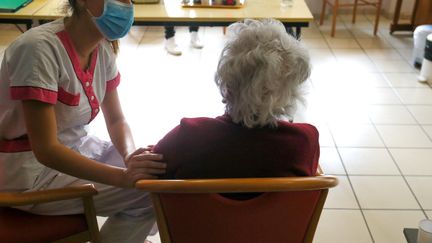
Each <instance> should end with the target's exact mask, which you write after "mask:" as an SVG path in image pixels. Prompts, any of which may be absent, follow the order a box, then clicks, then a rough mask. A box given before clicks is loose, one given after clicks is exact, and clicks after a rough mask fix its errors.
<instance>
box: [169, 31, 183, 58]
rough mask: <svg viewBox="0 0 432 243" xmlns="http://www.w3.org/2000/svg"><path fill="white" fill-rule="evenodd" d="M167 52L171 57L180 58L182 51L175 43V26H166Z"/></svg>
mask: <svg viewBox="0 0 432 243" xmlns="http://www.w3.org/2000/svg"><path fill="white" fill-rule="evenodd" d="M165 50H167V52H168V53H169V54H171V55H175V56H180V55H181V54H182V52H181V50H180V49H179V48H178V46H177V44H176V42H175V30H174V26H165Z"/></svg>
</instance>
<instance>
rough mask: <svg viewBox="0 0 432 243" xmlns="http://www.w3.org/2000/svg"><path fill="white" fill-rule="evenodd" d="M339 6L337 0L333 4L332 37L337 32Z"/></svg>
mask: <svg viewBox="0 0 432 243" xmlns="http://www.w3.org/2000/svg"><path fill="white" fill-rule="evenodd" d="M338 8H339V0H335V2H334V5H333V20H332V29H331V37H334V36H335V32H336V19H337V12H338Z"/></svg>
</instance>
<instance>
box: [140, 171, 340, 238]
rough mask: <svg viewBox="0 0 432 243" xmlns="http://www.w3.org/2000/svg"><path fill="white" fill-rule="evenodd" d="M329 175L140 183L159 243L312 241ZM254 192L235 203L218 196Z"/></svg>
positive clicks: (331, 183)
mask: <svg viewBox="0 0 432 243" xmlns="http://www.w3.org/2000/svg"><path fill="white" fill-rule="evenodd" d="M337 183H338V181H337V178H335V177H332V176H312V177H285V178H242V179H193V180H141V181H138V182H137V185H136V187H137V188H140V189H142V190H145V191H150V192H151V194H152V199H153V202H154V206H155V210H156V213H157V220H158V226H159V232H160V236H161V240H162V242H163V243H186V242H187V243H199V242H206V243H213V242H214V243H216V242H217V243H220V242H224V243H234V242H235V243H246V242H293V243H295V242H312V239H313V236H314V233H315V230H316V226H317V224H318V220H319V217H320V215H321V211H322V208H323V205H324V202H325V199H326V197H327V193H328V188H330V187H334V186H336V185H337ZM254 192H255V193H257V192H260V193H262V194H259V195H257V196H256V197H253V198H251V199H247V200H234V199H230V198H231V197H230V198H227V197H225V194H224V195H221V194H220V193H254Z"/></svg>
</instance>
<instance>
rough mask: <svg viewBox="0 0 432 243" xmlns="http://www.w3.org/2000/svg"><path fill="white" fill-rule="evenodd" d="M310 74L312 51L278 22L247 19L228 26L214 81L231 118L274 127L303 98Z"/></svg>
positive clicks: (244, 123) (288, 115)
mask: <svg viewBox="0 0 432 243" xmlns="http://www.w3.org/2000/svg"><path fill="white" fill-rule="evenodd" d="M310 72H311V67H310V63H309V54H308V51H307V50H306V48H305V47H303V45H302V44H301V43H300V41H298V40H296V39H295V38H294V37H292V36H291V35H289V34H288V33H287V32H286V29H285V27H284V25H283V24H282V23H281V22H280V21H278V20H274V19H263V20H253V19H246V20H244V21H241V22H237V23H234V24H232V25H230V26H229V27H228V41H227V43H226V45H225V47H224V49H223V50H222V53H221V56H220V60H219V63H218V66H217V71H216V75H215V82H216V84H217V86H218V87H219V89H220V92H221V94H222V97H223V102H224V103H226V107H225V109H226V113H227V114H228V115H230V116H231V118H232V120H233V122H235V123H240V124H242V125H244V126H246V127H248V128H253V127H264V126H272V127H276V126H277V121H278V120H280V119H286V118H289V117H291V116H292V115H293V112H294V111H295V109H296V104H297V101H300V102H304V100H303V98H302V96H303V94H302V91H301V88H300V84H302V83H303V82H304V81H305V80H307V79H308V77H309V76H310Z"/></svg>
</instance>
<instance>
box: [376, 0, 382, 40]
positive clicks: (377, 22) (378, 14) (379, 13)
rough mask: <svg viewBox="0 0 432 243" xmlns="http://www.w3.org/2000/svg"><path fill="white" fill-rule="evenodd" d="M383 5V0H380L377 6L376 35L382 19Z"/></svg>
mask: <svg viewBox="0 0 432 243" xmlns="http://www.w3.org/2000/svg"><path fill="white" fill-rule="evenodd" d="M381 5H382V0H378V2H377V6H376V7H377V10H376V16H375V27H374V35H376V34H377V32H378V25H379V20H380V16H381Z"/></svg>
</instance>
